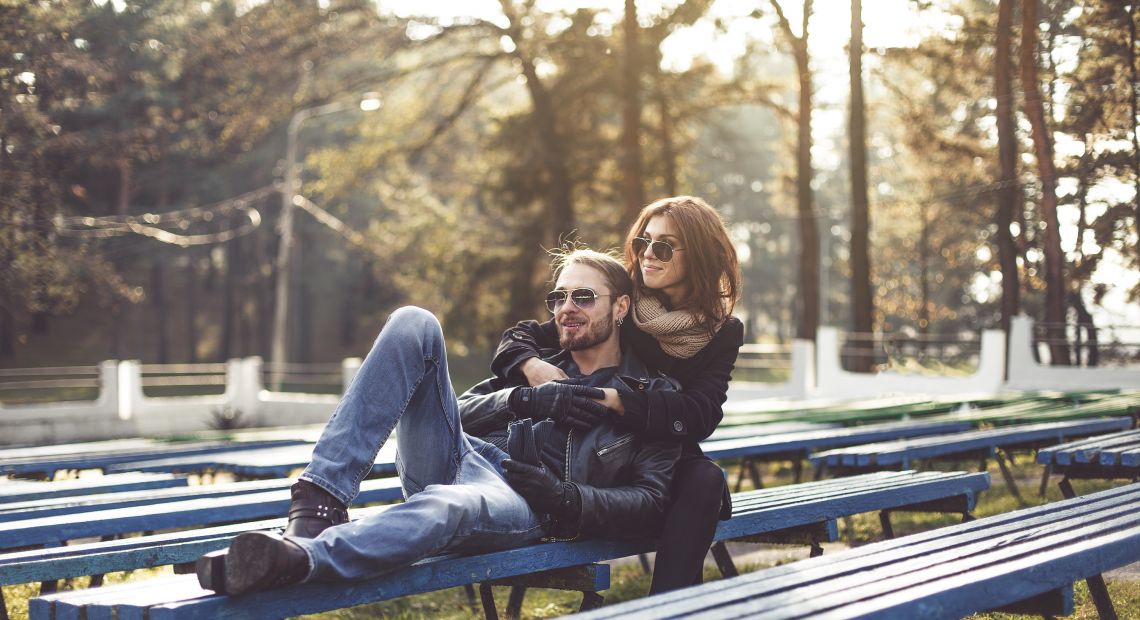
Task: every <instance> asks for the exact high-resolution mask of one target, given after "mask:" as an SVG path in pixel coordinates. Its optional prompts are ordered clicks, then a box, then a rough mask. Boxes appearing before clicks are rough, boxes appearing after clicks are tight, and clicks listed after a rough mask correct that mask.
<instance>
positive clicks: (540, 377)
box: [519, 357, 569, 387]
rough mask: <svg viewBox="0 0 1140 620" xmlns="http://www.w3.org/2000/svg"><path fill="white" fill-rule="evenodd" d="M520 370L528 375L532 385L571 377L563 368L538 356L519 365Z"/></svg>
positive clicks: (528, 380)
mask: <svg viewBox="0 0 1140 620" xmlns="http://www.w3.org/2000/svg"><path fill="white" fill-rule="evenodd" d="M519 370H520V371H522V374H523V376H524V377H526V382H527V383H528V384H530V385H531V387H533V386H536V385H542V384H543V383H547V382H550V381H561V380H563V379H568V378H569V377H568V376H567V375H566V372H565V371H563V370H562V369H561V368H559V367H557V366H555V365H554V364H551V363H550V362H544V361H543V360H541V359H539V358H537V357H532V358H529V359H527V360H526V361H525V362H523V363H522V364H521V365H519Z"/></svg>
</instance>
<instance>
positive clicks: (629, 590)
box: [3, 454, 1140, 620]
mask: <svg viewBox="0 0 1140 620" xmlns="http://www.w3.org/2000/svg"><path fill="white" fill-rule="evenodd" d="M1012 466H1013V471H1014V477H1015V479H1016V481H1017V484H1018V488H1019V490H1020V492H1021V495H1022V497H1023V498H1024V499H1025V500H1026V501H1027V502H1028V503H1029V504H1030V505H1038V504H1043V503H1046V502H1055V501H1058V500H1060V499H1062V497H1061V493H1060V490H1059V489H1058V488H1057V484H1056V482H1057V481H1058V479H1057V478H1056V477H1054V478H1052V479H1051V480H1050V484H1049V485H1048V487H1047V493H1046V496H1045V497H1044V498H1042V497H1039V496H1038V494H1037V492H1038V486H1039V485H1040V474H1041V468H1040V466H1039V465H1037V464H1036V463H1034V461H1033V456H1032V455H1030V454H1018V455H1016V456H1015V458H1014V460H1013V464H1012ZM976 467H977V463H976V462H970V463H960V464H956V466H949V467H942V466H939V467H938V468H939V469H959V470H961V469H966V470H968V469H974V468H976ZM729 471H730V473H731V474H732V475H731V480H732V481H733V482H735V480H736V469H735V468H730V470H729ZM762 473H763V475H764V480H765V483H766V484H769V485H779V484H788V483H791V482H792V474H791V468H790V467H787V466H785V465H775V464H773V465H768V466H765V467H763V468H762ZM990 475H991V478H992V479H993V481H994V482H993V486H992V487H991V488H990V490H989V491H986V492H985V493H983V494H982V497H981V498H980V500H979V502H978V506H977V508H976V510H975V511H974V515H975V516H977V517H985V516H989V515H994V514H1001V513H1006V512H1009V511H1012V510H1017V509H1018V508H1020V506H1019V504H1018V503H1017V501H1016V499H1015V498H1014V497H1013V496H1012V495H1011V494H1010V493H1009V491H1008V490H1007V489H1006V488H1005V484H1004V482H1003V479H1002V477H1001V473H1000V471H999V470H998V469H997V465H996V464H994V463H992V462H991V464H990ZM1074 486H1075V487H1076V491H1077V493H1080V494H1086V493H1091V492H1094V491H1097V490H1101V489H1105V488H1109V487H1111V486H1114V484H1113V483H1109V482H1101V481H1077V482H1075V483H1074ZM746 487H747V483H746ZM845 521H846V522H844V523H841V524H840V532H841V535H843V536H844V541H845V542H848V543H849V544H851V545H855V546H858V545H863V544H867V543H870V542H874V541H877V540H880V539H881V537H882V531H881V529H880V526H879V520H878V515H877V514H875V513H868V514H862V515H856V516H855V517H853V518H851V519H849V520H845ZM959 521H960V518H959V517H956V516H953V515H948V516H940V515H931V514H923V513H894V514H892V517H891V522H892V525H893V528H894V531H895V534H896V535H897V536H904V535H906V534H910V533H915V532H920V531H926V530H929V529H932V528H936V527H943V526H946V525H951V524H953V523H958V522H959ZM848 536H849V537H848ZM750 547H751V545H750ZM755 547H756V548H763V546H760V545H757V546H755ZM784 548H785V549H787V548H788V547H784ZM782 555H783V554H772V555H771V556H770V555H769V554H765V555H764V556H763V557H765V558H768V557H776V556H782ZM749 557H752V556H749ZM784 561H786V560H785V559H782V558H777V559H772V560H767V559H766V560H762V561H757V562H752V563H745V562H742V561H739V560H738V568H739V569H740V571H741V572H742V573H744V572H751V571H754V570H760V569H764V568H769V567H771V566H774V565H776V564H779V563H782V562H784ZM611 571H612V572H611V587H610V589H609V590H607V591H606V592H603V593H602V594H603V595H604V596H605V599H606V604H613V603H618V602H621V601H627V600H632V599H637V598H641V597H643V596H645V594H646V592H648V590H649V582H650V577H649V575H646V574H644V573H643V572H642V570H641V568H640V566H639V565H638V563H637V562H619V563H617V564H615V565H613V567H612V569H611ZM171 573H172V571H171V569H170V567H164V568H162V569H149V570H139V571H131V572H128V573H114V574H111V575H108V576H107V578H106V580H105V583H107V584H111V583H118V582H122V581H128V580H139V579H149V578H154V577H156V576H160V575H168V574H171ZM719 578H720V576H719V573H718V572H717V570H716V569H715V568H714V567H712V566H707V567H706V569H705V580H706V581H711V580H715V579H719ZM87 581H88V579H87V578H79V579H74V580H69V581H68V582H65V583H64V584H63V585H62V586H61V589H70V588H83V587H86V585H87ZM1108 589H1109V594H1110V595H1111V597H1112V601H1113V604H1114V605H1115V607H1116V611H1117V614H1118V616H1119V617H1121V618H1140V580H1132V579H1127V578H1125V579H1117V580H1109V581H1108ZM3 590H4V598H5V600H6V601H7V602H8V606H9V608H8V610H9V614H10V617H11V618H13V619H14V620H15V619H21V618H27V600H28V598H29V597H30V596H34V595H35V593H36V592H37V591H38V585H23V586H8V587H5V588H4V589H3ZM508 594H509V590H508V588H495V600H496V605H497V607H498V609H499V612H500V614H502V613H503V612H504V611H505V609H506V606H507V597H508ZM580 602H581V594H579V593H575V592H562V591H557V590H530V591H528V592H527V596H526V601H525V604H524V606H523V614H522V617H523V618H525V619H531V618H553V617H557V616H562V615H566V614H570V613H573V612H574V611H576V610H577V609H578V605H579V603H580ZM1075 603H1076V612H1075V614H1074V615H1072V616H1070V617H1072V618H1078V619H1084V618H1097V617H1098V616H1097V613H1096V608H1095V606H1094V605H1093V603H1092V601H1091V599H1090V598H1089V594H1088V588H1087V587H1086V586H1085V584H1084V582H1079V583H1077V584H1076V588H1075ZM1036 617H1038V616H1025V615H1013V614H1001V613H986V614H976V615H973V616H970V618H971V620H999V619H1000V620H1014V619H1017V620H1020V619H1022V618H1026V619H1028V618H1036ZM304 618H306V619H308V620H332V619H337V620H364V619H366V618H368V619H371V618H393V619H407V620H412V619H420V618H424V619H427V618H430V619H433V620H434V619H437V618H438V619H442V620H469V619H470V620H474V619H477V618H482V610H481V609H480V608H479V607H478V605H476V606H475V607H472V606H471V605H470V604H469V602H468V600H467V596H466V594H465V593H464V590H463V588H450V589H447V590H442V591H439V592H432V593H428V594H422V595H417V596H407V597H403V598H400V599H397V600H393V601H385V602H381V603H373V604H370V605H361V606H358V607H354V608H350V609H342V610H339V611H334V612H327V613H322V614H314V615H310V616H304Z"/></svg>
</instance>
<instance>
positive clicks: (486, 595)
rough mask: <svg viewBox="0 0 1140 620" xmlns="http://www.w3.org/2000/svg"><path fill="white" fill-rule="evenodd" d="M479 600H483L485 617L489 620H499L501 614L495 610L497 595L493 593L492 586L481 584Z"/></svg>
mask: <svg viewBox="0 0 1140 620" xmlns="http://www.w3.org/2000/svg"><path fill="white" fill-rule="evenodd" d="M479 598H481V599H482V600H483V617H485V618H486V619H487V620H499V612H498V610H496V609H495V594H494V592H492V591H491V584H489V583H481V584H479Z"/></svg>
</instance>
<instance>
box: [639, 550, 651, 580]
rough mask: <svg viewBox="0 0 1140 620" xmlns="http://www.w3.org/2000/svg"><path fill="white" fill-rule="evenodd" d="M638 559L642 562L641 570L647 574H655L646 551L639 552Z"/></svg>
mask: <svg viewBox="0 0 1140 620" xmlns="http://www.w3.org/2000/svg"><path fill="white" fill-rule="evenodd" d="M637 561H638V562H639V563H640V564H641V572H643V573H645V574H646V575H652V574H653V568H652V567H651V566H649V556H648V555H645V554H644V553H639V554H637Z"/></svg>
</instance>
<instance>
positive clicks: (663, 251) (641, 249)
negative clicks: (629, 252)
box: [629, 237, 683, 263]
mask: <svg viewBox="0 0 1140 620" xmlns="http://www.w3.org/2000/svg"><path fill="white" fill-rule="evenodd" d="M629 245H630V247H632V248H633V255H634V256H641V255H642V254H644V253H645V248H653V255H654V256H656V257H657V260H659V261H661V262H663V263H667V262H669V261H671V260H673V252H680V251H682V249H683V248H675V247H673V246H671V245H669V244H668V243H667V242H665V241H654V240H652V239H646V238H645V237H634V238H633V239H632V240H631V241H630V242H629Z"/></svg>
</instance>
